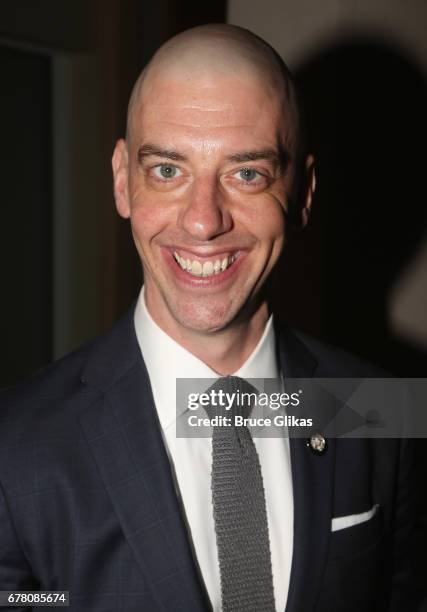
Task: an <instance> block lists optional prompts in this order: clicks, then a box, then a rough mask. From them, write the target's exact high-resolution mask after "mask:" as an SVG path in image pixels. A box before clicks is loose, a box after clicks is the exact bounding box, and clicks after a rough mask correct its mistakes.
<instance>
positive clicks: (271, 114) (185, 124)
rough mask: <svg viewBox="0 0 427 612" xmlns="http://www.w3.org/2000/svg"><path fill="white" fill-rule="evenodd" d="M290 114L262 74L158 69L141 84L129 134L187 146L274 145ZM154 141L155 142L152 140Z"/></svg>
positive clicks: (284, 135) (286, 128)
mask: <svg viewBox="0 0 427 612" xmlns="http://www.w3.org/2000/svg"><path fill="white" fill-rule="evenodd" d="M290 128H291V116H290V113H289V112H288V111H287V106H286V104H285V100H284V96H283V95H282V94H281V93H280V91H278V90H277V88H274V87H272V85H271V83H268V81H267V80H266V81H265V82H262V80H261V79H258V78H248V77H247V75H246V76H245V74H242V75H227V74H218V73H216V74H209V73H203V74H187V75H182V76H181V77H180V78H177V77H176V76H175V75H174V76H173V77H172V76H171V75H166V76H165V75H161V76H160V77H157V78H152V79H150V82H148V83H146V84H144V86H143V87H142V89H141V92H140V96H139V97H138V100H137V102H136V104H135V107H134V110H133V121H132V139H133V140H134V141H136V142H139V143H140V142H141V141H143V140H146V139H149V140H150V141H151V140H152V139H153V138H160V139H162V140H163V139H166V140H167V141H168V142H167V143H166V142H162V143H161V144H174V142H173V141H174V140H179V141H180V142H181V143H182V145H184V146H185V144H188V145H189V146H193V147H194V146H208V147H209V146H216V147H220V146H221V145H224V146H234V145H236V146H238V147H239V148H242V147H245V146H266V145H268V146H275V145H277V142H278V139H279V138H280V140H282V141H284V142H286V140H287V135H288V133H289V132H290ZM156 144H157V143H156Z"/></svg>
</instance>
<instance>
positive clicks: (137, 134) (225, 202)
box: [113, 74, 295, 332]
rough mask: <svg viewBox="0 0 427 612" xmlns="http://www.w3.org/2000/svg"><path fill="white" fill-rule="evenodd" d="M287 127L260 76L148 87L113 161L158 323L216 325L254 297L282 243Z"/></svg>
mask: <svg viewBox="0 0 427 612" xmlns="http://www.w3.org/2000/svg"><path fill="white" fill-rule="evenodd" d="M289 128H290V126H287V125H286V113H284V112H283V98H281V97H280V96H279V95H277V93H276V94H275V92H274V91H273V90H272V88H270V89H265V86H264V87H263V85H262V84H261V83H260V81H259V80H257V79H252V80H251V79H250V78H249V79H242V80H240V79H239V78H236V77H230V76H225V75H219V74H212V75H209V74H208V75H204V78H202V77H200V75H198V76H197V77H196V76H195V77H194V78H190V79H188V78H187V79H182V78H176V79H174V78H173V77H169V78H165V77H164V76H163V77H162V76H161V75H160V76H158V77H152V78H151V80H150V83H149V84H148V85H144V87H143V94H142V96H141V99H140V100H139V101H138V103H137V104H136V106H135V108H134V114H133V120H132V122H131V134H130V137H129V135H128V141H127V145H126V146H125V144H124V143H123V141H121V142H119V143H118V145H117V147H116V151H115V154H114V157H113V166H114V171H115V187H116V200H117V207H118V210H119V213H120V214H121V215H122V216H123V217H130V220H131V226H132V233H133V236H134V240H135V244H136V247H137V250H138V253H139V256H140V258H141V261H142V265H143V269H144V282H145V297H146V301H147V304H148V307H149V310H150V312H152V314H154V315H155V317H156V318H157V320H162V319H164V318H165V317H166V318H167V320H169V321H171V320H172V321H173V322H174V324H177V325H178V326H181V327H184V328H186V329H192V330H197V331H201V332H213V331H217V330H220V329H224V328H225V327H227V326H228V325H230V324H231V323H232V322H233V321H234V320H235V319H236V317H237V315H239V314H240V313H242V312H244V309H248V307H249V306H250V304H251V303H253V301H254V300H255V298H256V296H257V294H258V293H259V292H260V290H261V288H262V286H263V285H264V283H265V281H266V279H267V277H268V276H269V274H270V272H271V270H272V268H273V267H274V265H275V263H276V262H277V259H278V258H279V255H280V253H281V251H282V248H283V245H284V241H285V234H286V229H287V227H286V219H285V213H286V210H287V208H288V205H289V203H288V196H289V195H290V193H291V189H292V180H293V174H294V170H295V168H294V167H293V161H292V159H293V156H291V162H290V163H287V162H286V159H285V157H286V156H284V155H283V149H282V146H281V145H280V142H283V141H285V142H286V135H287V134H289Z"/></svg>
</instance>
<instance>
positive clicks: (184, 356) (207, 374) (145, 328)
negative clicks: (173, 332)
mask: <svg viewBox="0 0 427 612" xmlns="http://www.w3.org/2000/svg"><path fill="white" fill-rule="evenodd" d="M134 323H135V331H136V337H137V339H138V344H139V347H140V349H141V353H142V356H143V359H144V362H145V365H146V367H147V371H148V374H149V377H150V382H151V387H152V390H153V396H154V401H155V403H156V409H157V412H158V416H159V421H160V425H161V427H162V429H163V430H166V429H168V428H169V427H170V426H171V425H172V424H174V423H175V421H176V418H177V415H176V379H177V378H218V376H219V375H218V374H217V373H216V372H215V371H214V370H212V369H211V368H210V367H209V366H207V365H206V364H205V363H204V362H203V361H201V360H200V359H198V358H197V357H196V356H195V355H193V354H192V353H190V351H187V349H185V348H184V347H182V346H181V345H180V344H178V343H177V342H175V340H173V339H172V338H171V337H170V336H168V335H167V334H166V333H165V332H164V331H163V330H162V329H161V328H160V327H159V326H158V325H157V323H156V322H155V321H154V320H153V318H152V317H151V315H150V313H149V312H148V309H147V307H146V304H145V299H144V287H142V289H141V292H140V294H139V297H138V301H137V304H136V308H135V314H134ZM233 375H234V376H240V377H242V378H278V377H279V369H278V364H277V358H276V343H275V334H274V326H273V316H272V315H271V316H270V318H269V319H268V321H267V324H266V326H265V329H264V332H263V334H262V336H261V338H260V340H259V341H258V344H257V345H256V347H255V348H254V350H253V351H252V353H251V354H250V355H249V357H248V359H247V360H246V361H245V363H244V364H243V365H242V366H241V367H240V368H239V369H238V370H237V372H234V374H233Z"/></svg>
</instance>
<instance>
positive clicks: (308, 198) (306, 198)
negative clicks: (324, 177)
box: [300, 155, 316, 229]
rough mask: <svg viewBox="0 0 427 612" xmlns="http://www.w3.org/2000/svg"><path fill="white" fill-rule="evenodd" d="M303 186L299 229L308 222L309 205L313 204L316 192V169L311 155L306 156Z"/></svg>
mask: <svg viewBox="0 0 427 612" xmlns="http://www.w3.org/2000/svg"><path fill="white" fill-rule="evenodd" d="M303 185H304V189H303V193H302V194H301V196H302V202H301V218H300V227H301V229H302V228H304V227H305V226H306V225H307V223H308V222H309V220H310V215H311V205H312V202H313V196H314V192H315V191H316V169H315V162H314V157H313V155H308V156H307V159H306V161H305V169H304V181H303Z"/></svg>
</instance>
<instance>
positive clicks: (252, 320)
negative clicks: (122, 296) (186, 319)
mask: <svg viewBox="0 0 427 612" xmlns="http://www.w3.org/2000/svg"><path fill="white" fill-rule="evenodd" d="M146 307H147V309H148V312H149V313H150V315H151V317H152V319H153V320H154V321H155V322H156V323H157V325H158V326H159V327H160V328H161V329H162V330H163V331H164V332H165V333H166V334H168V336H170V337H171V338H172V339H173V340H175V342H178V344H180V345H181V346H182V347H184V348H185V349H186V350H187V351H189V352H190V353H192V354H193V355H195V356H196V357H197V358H198V359H200V360H201V361H203V362H204V363H205V364H206V365H207V366H209V367H210V368H211V370H214V371H215V372H217V373H218V374H220V375H221V376H228V375H230V374H233V373H234V372H236V371H237V370H238V369H239V368H240V367H241V366H242V365H243V364H244V363H245V361H246V360H247V359H248V357H249V356H250V354H251V353H252V351H253V350H254V348H255V347H256V345H257V344H258V342H259V340H260V338H261V336H262V334H263V332H264V329H265V326H266V324H267V321H268V317H269V313H268V305H267V302H262V303H261V304H260V305H259V306H258V308H257V309H256V310H255V311H254V312H252V313H251V314H250V316H248V317H243V316H242V317H241V318H240V319H239V320H237V321H235V322H233V323H232V324H231V325H229V326H227V327H226V328H225V329H221V330H218V331H216V332H214V333H206V332H202V331H199V330H192V329H188V328H186V327H183V326H182V325H179V323H177V322H176V321H172V320H171V317H170V319H169V320H168V318H162V319H159V318H158V317H157V316H156V311H155V310H154V309H151V308H150V304H149V301H146Z"/></svg>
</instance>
